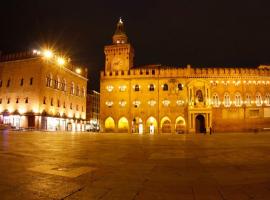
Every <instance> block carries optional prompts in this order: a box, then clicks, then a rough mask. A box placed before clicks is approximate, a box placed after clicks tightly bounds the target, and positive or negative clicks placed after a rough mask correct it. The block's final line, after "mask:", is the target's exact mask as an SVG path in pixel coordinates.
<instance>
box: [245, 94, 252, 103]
mask: <svg viewBox="0 0 270 200" xmlns="http://www.w3.org/2000/svg"><path fill="white" fill-rule="evenodd" d="M245 103H246V106H250V105H251V96H250V95H249V94H247V95H246V102H245Z"/></svg>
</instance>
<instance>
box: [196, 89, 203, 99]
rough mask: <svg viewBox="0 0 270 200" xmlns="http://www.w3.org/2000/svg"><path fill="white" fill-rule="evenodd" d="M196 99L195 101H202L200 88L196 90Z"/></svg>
mask: <svg viewBox="0 0 270 200" xmlns="http://www.w3.org/2000/svg"><path fill="white" fill-rule="evenodd" d="M196 100H197V102H203V93H202V91H201V90H197V91H196Z"/></svg>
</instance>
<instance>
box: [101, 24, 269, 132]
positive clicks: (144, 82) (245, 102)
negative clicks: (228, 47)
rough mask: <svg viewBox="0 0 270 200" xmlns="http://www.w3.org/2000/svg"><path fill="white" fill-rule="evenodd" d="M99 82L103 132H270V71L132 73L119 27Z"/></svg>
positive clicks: (151, 69)
mask: <svg viewBox="0 0 270 200" xmlns="http://www.w3.org/2000/svg"><path fill="white" fill-rule="evenodd" d="M105 57H106V61H105V63H106V64H105V70H104V71H102V72H101V76H100V80H101V82H100V93H101V94H100V95H101V102H100V109H101V116H100V118H101V128H102V131H107V132H130V133H141V134H142V133H150V134H155V133H180V132H186V133H204V132H209V131H210V128H211V130H213V131H218V132H222V131H250V130H255V129H267V128H270V67H269V66H259V67H257V68H246V67H231V68H221V67H208V68H206V67H200V68H198V67H197V68H196V67H191V66H190V65H188V66H185V67H167V66H157V65H151V66H145V67H133V57H134V51H133V48H132V46H131V44H129V43H128V38H127V36H126V34H125V32H124V25H123V22H122V21H121V20H120V21H119V22H118V24H117V30H116V32H115V34H114V36H113V44H112V45H108V46H106V47H105Z"/></svg>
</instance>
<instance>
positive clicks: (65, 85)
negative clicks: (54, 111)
mask: <svg viewBox="0 0 270 200" xmlns="http://www.w3.org/2000/svg"><path fill="white" fill-rule="evenodd" d="M62 90H63V91H67V81H66V79H63V83H62Z"/></svg>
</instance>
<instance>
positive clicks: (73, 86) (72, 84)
mask: <svg viewBox="0 0 270 200" xmlns="http://www.w3.org/2000/svg"><path fill="white" fill-rule="evenodd" d="M74 93H75V85H74V83H73V82H71V87H70V94H74Z"/></svg>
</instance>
